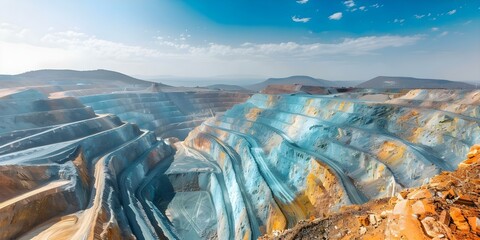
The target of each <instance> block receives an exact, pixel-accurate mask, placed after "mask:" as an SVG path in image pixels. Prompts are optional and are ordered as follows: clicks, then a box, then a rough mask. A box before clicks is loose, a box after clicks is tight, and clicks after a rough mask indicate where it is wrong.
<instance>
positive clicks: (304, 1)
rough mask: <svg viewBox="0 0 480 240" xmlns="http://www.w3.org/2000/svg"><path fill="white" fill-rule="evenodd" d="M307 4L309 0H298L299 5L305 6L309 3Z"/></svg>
mask: <svg viewBox="0 0 480 240" xmlns="http://www.w3.org/2000/svg"><path fill="white" fill-rule="evenodd" d="M307 2H308V0H297V3H298V4H305V3H307Z"/></svg>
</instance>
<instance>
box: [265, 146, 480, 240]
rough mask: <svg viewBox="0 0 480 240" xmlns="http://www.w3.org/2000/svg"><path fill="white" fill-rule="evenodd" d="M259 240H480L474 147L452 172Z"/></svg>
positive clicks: (477, 151) (479, 161) (479, 159)
mask: <svg viewBox="0 0 480 240" xmlns="http://www.w3.org/2000/svg"><path fill="white" fill-rule="evenodd" d="M262 239H457V240H460V239H480V145H475V146H473V147H472V148H471V149H470V152H469V153H468V155H467V159H466V160H465V161H463V162H462V163H460V164H459V166H458V169H457V170H456V171H454V172H442V173H441V174H439V175H437V176H435V177H434V178H432V179H431V180H430V182H429V183H428V184H426V185H424V186H421V187H418V188H412V189H406V190H404V191H402V192H401V193H399V194H397V196H396V197H393V198H384V199H379V200H374V201H370V202H368V203H366V204H363V205H352V206H347V207H344V208H343V209H342V210H340V213H336V214H332V215H330V216H325V217H324V218H318V219H311V220H310V221H304V222H301V223H299V224H298V225H297V226H296V227H294V228H292V229H288V230H286V231H284V232H274V233H273V234H271V235H268V236H264V237H262Z"/></svg>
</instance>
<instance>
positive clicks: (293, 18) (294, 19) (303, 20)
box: [292, 16, 310, 23]
mask: <svg viewBox="0 0 480 240" xmlns="http://www.w3.org/2000/svg"><path fill="white" fill-rule="evenodd" d="M292 21H294V22H302V23H306V22H308V21H310V18H299V17H297V16H293V17H292Z"/></svg>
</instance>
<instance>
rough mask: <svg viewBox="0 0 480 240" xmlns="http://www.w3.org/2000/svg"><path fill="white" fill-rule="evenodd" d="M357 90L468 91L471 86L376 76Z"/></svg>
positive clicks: (436, 80)
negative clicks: (435, 89)
mask: <svg viewBox="0 0 480 240" xmlns="http://www.w3.org/2000/svg"><path fill="white" fill-rule="evenodd" d="M356 87H358V88H381V89H392V88H398V89H401V88H403V89H415V88H445V89H469V88H474V86H473V85H471V84H468V83H465V82H460V81H452V80H445V79H429V78H415V77H399V76H378V77H375V78H372V79H370V80H368V81H365V82H363V83H360V84H359V85H357V86H356Z"/></svg>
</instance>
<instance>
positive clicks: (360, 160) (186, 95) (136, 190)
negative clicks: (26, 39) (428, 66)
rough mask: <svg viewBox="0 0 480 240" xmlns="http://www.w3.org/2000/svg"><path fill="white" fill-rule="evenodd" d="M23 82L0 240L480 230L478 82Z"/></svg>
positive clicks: (6, 141)
mask: <svg viewBox="0 0 480 240" xmlns="http://www.w3.org/2000/svg"><path fill="white" fill-rule="evenodd" d="M27 77H28V76H27ZM25 82H28V81H27V80H25V81H24V82H22V81H18V82H10V83H8V84H7V83H4V85H0V87H2V88H3V89H0V239H257V238H259V237H263V238H285V239H296V238H299V239H301V238H304V239H313V238H319V239H322V238H324V239H354V238H370V239H431V238H435V239H440V238H448V239H475V238H477V239H478V238H479V237H480V235H479V234H480V233H479V232H480V230H479V228H480V226H479V225H480V220H479V214H480V211H479V204H480V201H479V196H480V189H479V186H480V177H479V173H480V172H479V170H478V169H479V166H478V155H477V149H478V153H479V154H480V148H472V150H471V149H470V148H471V147H472V146H474V145H475V144H476V143H480V128H479V121H480V118H479V116H480V107H479V104H480V91H478V90H444V89H443V90H442V89H430V90H426V89H414V90H372V89H349V90H348V91H345V89H343V90H341V89H334V88H331V89H328V91H326V90H325V89H324V90H322V89H321V88H318V89H317V90H315V91H314V92H315V93H313V94H312V93H308V92H302V91H298V92H297V91H295V92H290V93H289V92H288V91H287V90H285V89H288V88H280V89H282V94H276V93H275V91H274V89H275V88H273V90H272V89H271V91H269V92H268V93H269V94H266V93H255V94H253V93H252V94H250V93H245V92H231V91H222V90H210V89H204V88H175V87H168V86H164V85H161V84H151V83H148V82H139V83H136V84H135V85H133V84H131V83H126V82H122V81H117V82H114V81H113V82H109V83H108V84H106V83H104V84H98V82H97V83H95V84H94V83H84V82H82V83H81V84H80V83H78V82H75V84H72V83H71V82H70V84H66V83H61V82H58V81H57V82H55V83H52V84H50V85H42V86H39V85H38V83H37V82H31V83H30V85H32V86H31V87H25ZM60 83H61V84H60ZM44 84H45V83H44ZM21 86H22V87H21ZM277 89H278V87H277ZM305 89H312V88H308V87H307V88H305ZM467 155H468V156H467ZM466 156H467V157H466ZM465 158H467V161H464V160H465ZM459 164H460V166H461V167H460V168H459ZM462 164H463V165H462ZM462 166H463V167H462ZM457 169H458V170H457ZM437 200H438V201H437ZM287 229H288V230H287Z"/></svg>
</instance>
